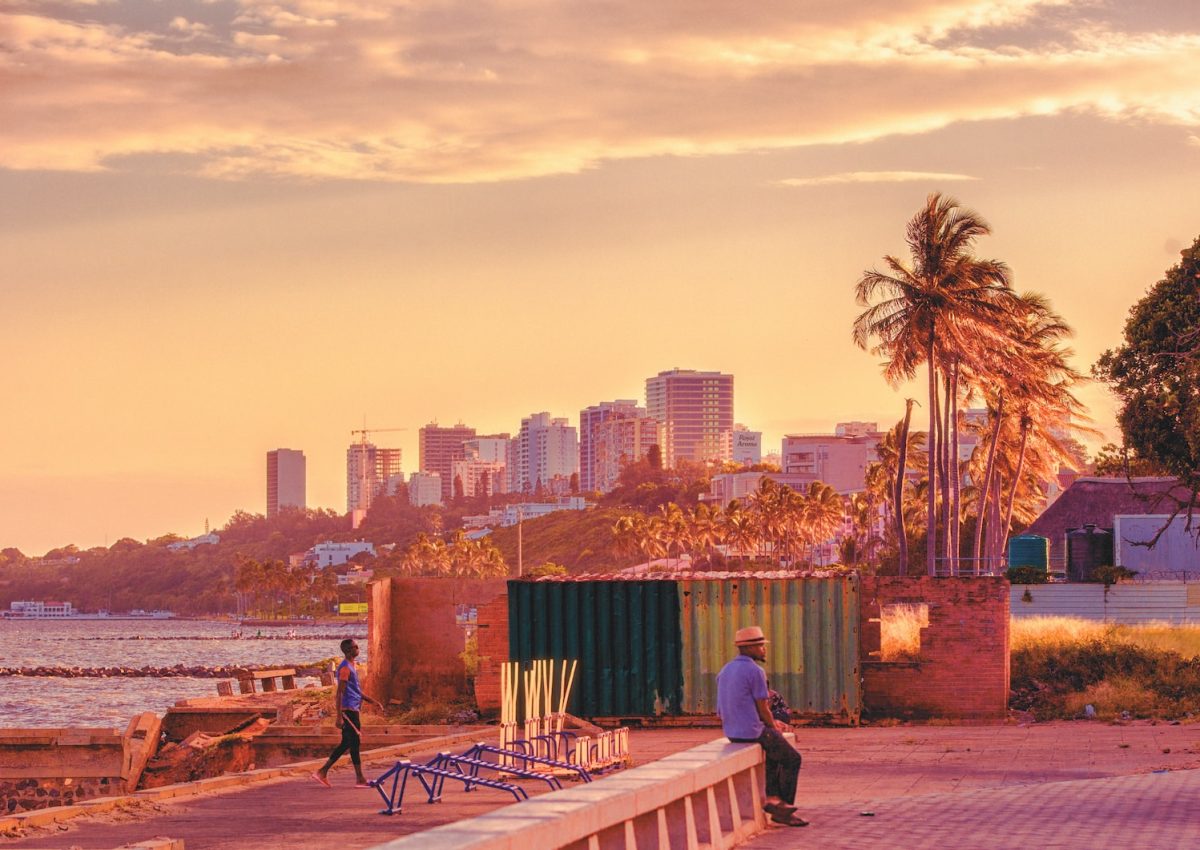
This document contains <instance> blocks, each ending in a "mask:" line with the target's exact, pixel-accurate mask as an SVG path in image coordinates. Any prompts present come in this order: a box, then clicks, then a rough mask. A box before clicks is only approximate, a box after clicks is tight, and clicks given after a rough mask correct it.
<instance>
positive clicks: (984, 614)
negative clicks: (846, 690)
mask: <svg viewBox="0 0 1200 850" xmlns="http://www.w3.org/2000/svg"><path fill="white" fill-rule="evenodd" d="M860 599H861V612H862V624H861V628H860V630H859V634H860V649H861V658H862V660H863V664H862V669H863V703H864V705H863V708H864V711H865V713H866V714H867V716H872V715H873V716H876V717H879V716H885V717H912V718H929V717H945V718H951V719H963V720H976V719H978V720H981V719H993V718H998V717H1004V716H1005V714H1006V712H1007V710H1008V692H1009V645H1008V617H1009V589H1008V581H1007V580H1005V579H1003V578H999V577H981V578H974V577H972V578H930V577H928V576H917V577H904V578H900V577H896V576H864V577H863V578H862V586H861V595H860ZM901 603H913V604H920V603H924V604H925V605H928V606H929V625H928V626H927V627H926V628H923V629H922V630H921V653H920V657H919V659H918V660H917V661H914V662H905V663H888V662H881V661H879V641H880V633H879V622H878V620H879V616H880V610H881V608H882V607H883V606H885V605H893V604H901Z"/></svg>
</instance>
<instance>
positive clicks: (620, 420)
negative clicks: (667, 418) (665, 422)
mask: <svg viewBox="0 0 1200 850" xmlns="http://www.w3.org/2000/svg"><path fill="white" fill-rule="evenodd" d="M660 431H661V428H660V427H659V424H658V422H656V421H655V420H653V419H650V418H648V417H646V416H639V417H635V418H631V417H625V416H612V417H610V418H608V419H607V420H605V421H604V422H601V423H600V424H599V425H597V426H595V427H594V428H593V430H592V483H591V487H590V488H588V487H584V486H583V484H582V480H583V475H582V473H581V474H580V482H581V483H580V489H581V490H584V491H585V492H588V491H589V490H598V491H600V492H601V493H607V492H608V491H609V490H611V489H613V488H614V487H616V486H617V482H618V480H619V479H620V477H621V470H622V469H623V468H624V467H625V466H626V465H627V464H629V463H634V462H636V461H639V460H641V459H642V458H644V457H645V456H646V454H647V453H648V452H649V451H650V447H651V446H657V445H661V443H660V440H661V437H660ZM580 451H581V452H582V449H581V450H580ZM581 456H582V455H581Z"/></svg>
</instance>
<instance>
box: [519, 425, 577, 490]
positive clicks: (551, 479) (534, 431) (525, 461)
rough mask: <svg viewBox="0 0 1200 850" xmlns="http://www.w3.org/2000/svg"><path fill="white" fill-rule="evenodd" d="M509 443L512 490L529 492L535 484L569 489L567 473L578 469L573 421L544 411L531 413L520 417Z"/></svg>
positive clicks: (572, 473) (536, 485)
mask: <svg viewBox="0 0 1200 850" xmlns="http://www.w3.org/2000/svg"><path fill="white" fill-rule="evenodd" d="M513 443H514V444H515V445H514V451H513V455H514V458H513V460H514V461H515V464H516V474H515V475H514V476H513V478H512V480H513V483H514V485H515V486H514V487H513V489H514V490H515V491H517V492H525V493H533V492H536V491H537V490H538V489H539V487H540V488H541V489H544V490H549V491H550V492H552V493H560V494H566V493H567V492H568V491H569V489H570V479H571V476H572V475H574V474H575V473H577V472H578V471H579V436H578V433H577V432H576V430H575V426H574V425H571V424H569V423H568V422H567V420H566V419H565V418H563V419H554V418H551V416H550V414H549V413H546V412H543V413H533V414H531V415H529V416H528V417H526V418H525V419H522V420H521V430H520V432H519V433H518V434H517V437H516V439H515V440H514V441H513Z"/></svg>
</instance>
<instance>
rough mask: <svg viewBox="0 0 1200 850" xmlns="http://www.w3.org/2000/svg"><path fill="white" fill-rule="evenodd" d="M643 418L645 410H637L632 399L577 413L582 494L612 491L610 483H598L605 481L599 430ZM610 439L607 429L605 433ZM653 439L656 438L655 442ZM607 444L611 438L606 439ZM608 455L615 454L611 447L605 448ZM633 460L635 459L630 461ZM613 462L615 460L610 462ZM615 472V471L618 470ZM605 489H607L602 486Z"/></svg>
mask: <svg viewBox="0 0 1200 850" xmlns="http://www.w3.org/2000/svg"><path fill="white" fill-rule="evenodd" d="M645 415H646V408H644V407H639V406H638V403H637V402H636V401H634V400H633V399H617V400H616V401H602V402H600V403H599V404H593V405H592V406H591V407H585V408H584V409H583V410H581V411H579V489H580V490H582V491H584V492H585V493H590V492H592V491H593V490H599V491H600V492H606V491H608V490H611V489H612V486H613V483H615V482H605V483H601V479H602V478H608V477H611V476H606V475H605V474H604V473H603V472H602V469H601V467H602V466H603V461H601V459H600V457H599V456H598V455H599V452H600V451H601V450H602V448H601V447H600V446H599V445H597V441H598V439H599V438H600V433H599V432H600V429H601V427H602V426H603V425H604V424H605V423H606V422H609V421H610V420H613V419H619V420H623V421H625V420H636V419H642V418H644V417H645ZM609 434H610V435H611V429H609ZM656 439H657V438H656ZM610 442H611V436H610ZM606 448H607V451H608V455H609V456H610V457H611V456H612V455H614V454H616V452H615V451H614V449H613V447H611V446H610V447H606ZM633 459H636V456H635V457H634V458H633ZM613 460H615V458H613ZM618 471H619V470H618ZM606 485H607V486H606Z"/></svg>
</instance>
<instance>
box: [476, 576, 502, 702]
mask: <svg viewBox="0 0 1200 850" xmlns="http://www.w3.org/2000/svg"><path fill="white" fill-rule="evenodd" d="M476 610H477V612H478V618H479V619H478V631H477V632H476V634H477V635H478V638H477V640H478V648H479V672H478V673H477V674H476V676H475V704H476V705H477V706H478V707H479V710H480V711H499V710H500V665H501V664H503V663H504V662H505V661H508V592H507V591H505V592H504V593H501V594H500V595H499V596H497V597H496V598H495V599H493V600H492V601H491V602H488V603H487V604H485V605H480V606H479V607H478V609H476Z"/></svg>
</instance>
